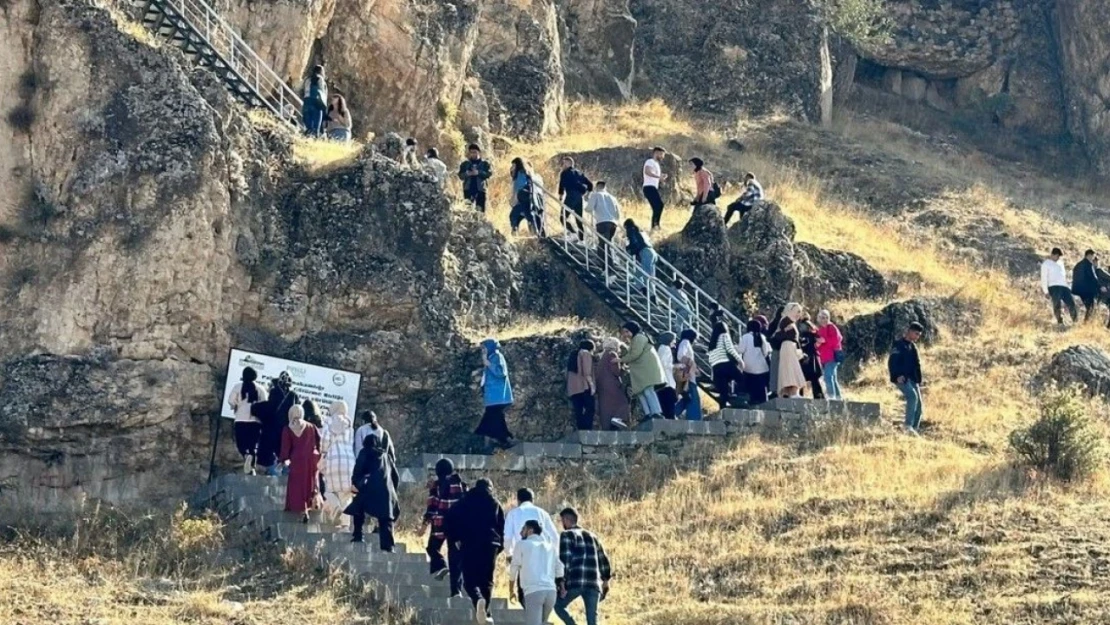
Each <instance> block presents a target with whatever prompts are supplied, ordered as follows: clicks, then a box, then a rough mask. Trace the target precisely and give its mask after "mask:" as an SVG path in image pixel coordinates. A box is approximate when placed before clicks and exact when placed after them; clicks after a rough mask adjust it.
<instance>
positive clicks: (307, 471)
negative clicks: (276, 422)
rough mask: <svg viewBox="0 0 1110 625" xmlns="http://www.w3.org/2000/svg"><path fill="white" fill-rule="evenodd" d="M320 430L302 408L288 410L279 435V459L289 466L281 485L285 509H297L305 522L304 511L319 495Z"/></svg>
mask: <svg viewBox="0 0 1110 625" xmlns="http://www.w3.org/2000/svg"><path fill="white" fill-rule="evenodd" d="M319 447H320V433H319V432H318V431H317V430H316V426H314V425H312V424H311V423H309V422H308V421H305V418H304V408H302V407H301V406H293V407H292V408H290V409H289V425H288V426H286V427H285V431H284V432H282V434H281V462H282V464H284V465H285V466H287V467H289V482H288V483H287V484H286V487H285V510H286V512H299V513H301V514H302V515H303V517H302V518H303V520H304V522H305V523H308V511H309V510H311V509H312V508H313V506H315V505H316V497H317V496H318V495H319V493H320V491H319V480H318V479H317V478H318V473H319V469H318V467H319V462H320V452H319V451H318V450H319Z"/></svg>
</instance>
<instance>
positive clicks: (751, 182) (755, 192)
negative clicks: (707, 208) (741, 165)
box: [725, 172, 763, 226]
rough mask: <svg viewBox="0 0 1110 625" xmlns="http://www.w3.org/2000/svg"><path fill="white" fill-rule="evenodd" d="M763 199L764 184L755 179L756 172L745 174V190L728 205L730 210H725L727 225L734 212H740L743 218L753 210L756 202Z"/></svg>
mask: <svg viewBox="0 0 1110 625" xmlns="http://www.w3.org/2000/svg"><path fill="white" fill-rule="evenodd" d="M762 199H763V185H761V184H759V181H758V180H756V179H755V174H753V173H751V172H748V173H746V174H744V192H743V193H741V194H740V197H739V198H738V199H737V200H736V201H735V202H733V203H732V204H729V205H728V210H726V211H725V225H726V226H727V225H728V222H729V220H730V219H732V215H733V213H740V219H743V218H744V215H747V214H748V212H749V211H751V210H752V207H754V206H755V203H756V202H758V201H760V200H762Z"/></svg>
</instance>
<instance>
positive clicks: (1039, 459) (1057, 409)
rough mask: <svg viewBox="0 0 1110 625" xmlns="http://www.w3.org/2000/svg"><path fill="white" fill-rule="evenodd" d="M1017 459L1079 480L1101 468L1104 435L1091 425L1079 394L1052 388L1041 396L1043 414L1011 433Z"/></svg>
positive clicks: (1060, 475) (1013, 449)
mask: <svg viewBox="0 0 1110 625" xmlns="http://www.w3.org/2000/svg"><path fill="white" fill-rule="evenodd" d="M1010 451H1011V453H1013V454H1014V456H1015V457H1016V458H1017V460H1018V462H1019V463H1021V464H1024V465H1026V466H1028V467H1030V468H1033V469H1036V470H1037V471H1040V472H1042V473H1045V474H1047V475H1050V476H1052V477H1055V478H1057V479H1060V480H1064V481H1073V480H1080V479H1082V478H1084V477H1086V476H1088V475H1090V474H1091V473H1093V472H1094V471H1095V470H1096V469H1098V467H1099V465H1100V464H1101V463H1102V459H1103V446H1102V437H1101V435H1100V433H1099V432H1098V431H1097V430H1095V428H1094V427H1093V426H1092V425H1091V422H1090V420H1089V419H1088V418H1087V415H1086V413H1085V411H1084V407H1083V404H1082V403H1081V402H1080V400H1079V397H1078V395H1077V394H1076V393H1075V392H1071V391H1061V390H1055V389H1054V390H1052V391H1049V392H1048V394H1047V395H1046V396H1045V397H1044V398H1042V399H1041V402H1040V417H1038V418H1037V420H1036V421H1034V422H1033V424H1032V425H1030V426H1029V427H1027V428H1020V429H1017V430H1014V431H1013V432H1011V433H1010Z"/></svg>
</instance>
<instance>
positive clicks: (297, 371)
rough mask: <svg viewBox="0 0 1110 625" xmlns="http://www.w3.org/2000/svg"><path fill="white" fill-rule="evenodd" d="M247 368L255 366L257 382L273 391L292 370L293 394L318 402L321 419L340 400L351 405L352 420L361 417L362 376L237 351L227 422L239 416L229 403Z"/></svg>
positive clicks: (224, 406)
mask: <svg viewBox="0 0 1110 625" xmlns="http://www.w3.org/2000/svg"><path fill="white" fill-rule="evenodd" d="M247 367H253V368H254V370H255V371H257V372H258V380H257V382H256V383H257V384H259V385H260V386H261V387H262V388H263V389H266V390H269V388H270V380H272V379H274V378H276V377H278V376H279V375H281V372H282V371H288V372H289V376H290V377H291V378H293V391H294V392H296V393H297V395H298V396H299V397H300V398H301V401H302V402H303V401H304V400H306V399H311V400H312V401H314V402H316V405H317V406H319V407H320V413H321V415H320V416H321V417H326V416H327V414H328V408H329V407H330V406H331V403H332V402H333V401H336V400H339V399H341V400H343V401H345V402H347V408H348V409H349V410H350V412H349V414H350V415H351V416H352V417H354V416H355V415H356V414H358V412H357V409H358V390H359V387H360V385H361V384H362V375H360V374H358V373H354V372H352V371H343V370H342V369H329V368H327V367H319V366H317V365H310V364H308V363H304V362H297V361H296V360H285V359H284V358H277V357H275V356H267V355H266V354H257V353H255V352H248V351H243V350H241V349H233V350H231V356H230V357H229V358H228V361H227V379H226V380H224V395H223V398H222V401H221V409H220V416H222V417H225V418H227V419H234V418H235V413H234V412H233V411H232V410H231V406H229V405H228V403H227V400H228V398H229V397H230V396H231V389H232V388H234V387H235V385H236V384H238V383H239V381H240V380H241V379H242V377H243V369H246V368H247Z"/></svg>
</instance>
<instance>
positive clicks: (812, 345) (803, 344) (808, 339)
mask: <svg viewBox="0 0 1110 625" xmlns="http://www.w3.org/2000/svg"><path fill="white" fill-rule="evenodd" d="M795 325H796V327H797V328H798V348H799V349H801V350H802V374H804V375H805V378H806V382H809V384H810V387H811V388H812V389H813V395H812V397H813V399H824V398H825V393H824V392H823V390H822V389H821V378H822V377H823V376H822V374H821V361H820V358H819V357H818V356H817V327H816V326H814V325H813V323H812V322H810V320H809V313H806V312H803V313H802V316H801V318H800V319H798V322H797V324H795Z"/></svg>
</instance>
